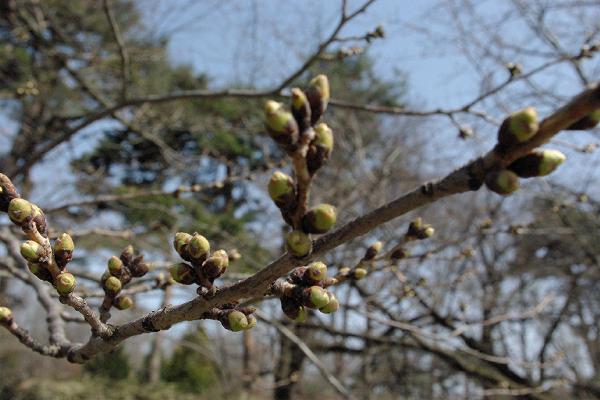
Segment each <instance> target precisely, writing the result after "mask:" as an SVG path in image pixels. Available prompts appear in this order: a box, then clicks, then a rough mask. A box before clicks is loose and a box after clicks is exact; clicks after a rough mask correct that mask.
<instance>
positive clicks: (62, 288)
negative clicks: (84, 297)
mask: <svg viewBox="0 0 600 400" xmlns="http://www.w3.org/2000/svg"><path fill="white" fill-rule="evenodd" d="M75 284H76V280H75V277H74V276H73V274H71V273H69V272H63V273H61V274H58V275H57V276H56V291H57V292H58V293H60V294H61V295H67V294H69V293H71V292H72V291H73V290H75Z"/></svg>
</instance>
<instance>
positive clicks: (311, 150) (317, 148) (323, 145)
mask: <svg viewBox="0 0 600 400" xmlns="http://www.w3.org/2000/svg"><path fill="white" fill-rule="evenodd" d="M332 150H333V133H332V132H331V129H330V128H329V127H328V126H327V125H326V124H324V123H320V124H317V126H315V138H314V140H313V141H312V142H311V143H310V146H309V147H308V151H307V153H306V164H307V166H308V171H309V172H310V174H311V175H312V174H314V173H315V172H316V171H317V170H318V169H319V168H321V167H322V166H323V164H325V161H327V160H328V159H329V156H330V155H331V151H332Z"/></svg>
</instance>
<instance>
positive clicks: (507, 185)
mask: <svg viewBox="0 0 600 400" xmlns="http://www.w3.org/2000/svg"><path fill="white" fill-rule="evenodd" d="M485 185H486V186H487V188H488V189H490V190H491V191H492V192H496V193H498V194H501V195H508V194H511V193H512V192H514V191H516V190H517V189H519V177H518V176H517V174H515V173H514V172H512V171H509V170H507V169H504V170H500V171H492V172H490V173H488V174H487V175H486V177H485Z"/></svg>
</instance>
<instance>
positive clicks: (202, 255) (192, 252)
mask: <svg viewBox="0 0 600 400" xmlns="http://www.w3.org/2000/svg"><path fill="white" fill-rule="evenodd" d="M187 250H188V251H187V252H188V254H189V256H190V258H191V259H192V260H193V261H195V262H202V261H204V260H206V257H208V254H209V253H210V243H208V240H206V238H205V237H204V236H202V235H200V234H198V233H195V234H194V236H192V238H191V239H190V241H189V243H188V249H187Z"/></svg>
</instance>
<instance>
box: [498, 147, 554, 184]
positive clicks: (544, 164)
mask: <svg viewBox="0 0 600 400" xmlns="http://www.w3.org/2000/svg"><path fill="white" fill-rule="evenodd" d="M565 160H566V157H565V155H564V154H563V153H561V152H560V151H558V150H534V151H532V152H531V153H529V154H527V155H526V156H524V157H521V158H519V159H518V160H516V161H514V162H513V163H512V164H510V165H509V166H508V169H509V170H511V171H513V172H514V173H516V174H517V175H518V176H519V177H521V178H531V177H537V176H546V175H548V174H550V173H551V172H553V171H554V170H555V169H556V168H558V166H559V165H561V164H562V163H563V162H564V161H565Z"/></svg>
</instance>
